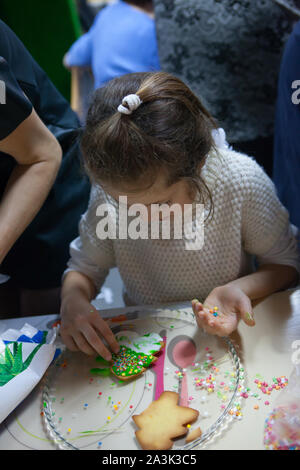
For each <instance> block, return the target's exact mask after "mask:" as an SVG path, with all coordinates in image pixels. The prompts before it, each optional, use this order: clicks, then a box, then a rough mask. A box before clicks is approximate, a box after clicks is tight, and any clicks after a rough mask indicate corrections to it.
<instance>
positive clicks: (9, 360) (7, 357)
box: [5, 344, 14, 368]
mask: <svg viewBox="0 0 300 470" xmlns="http://www.w3.org/2000/svg"><path fill="white" fill-rule="evenodd" d="M5 363H6V365H7V366H8V367H10V368H11V367H12V366H13V364H14V356H13V354H12V352H11V350H10V347H9V345H8V344H7V345H6V346H5Z"/></svg>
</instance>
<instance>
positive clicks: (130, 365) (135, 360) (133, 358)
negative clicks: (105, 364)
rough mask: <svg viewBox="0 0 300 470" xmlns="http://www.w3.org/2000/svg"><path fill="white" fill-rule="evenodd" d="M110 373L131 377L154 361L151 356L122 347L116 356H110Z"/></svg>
mask: <svg viewBox="0 0 300 470" xmlns="http://www.w3.org/2000/svg"><path fill="white" fill-rule="evenodd" d="M112 360H113V363H112V371H113V372H114V374H115V375H117V376H120V377H133V376H135V375H138V374H140V373H141V372H142V371H143V370H144V369H145V368H147V367H149V366H150V364H152V362H153V360H154V356H153V355H152V354H150V355H148V354H144V353H136V352H135V351H133V350H132V349H130V348H127V347H126V346H124V345H121V346H120V351H119V353H118V354H112Z"/></svg>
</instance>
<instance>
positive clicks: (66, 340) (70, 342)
mask: <svg viewBox="0 0 300 470" xmlns="http://www.w3.org/2000/svg"><path fill="white" fill-rule="evenodd" d="M62 339H63V342H64V343H65V345H66V346H67V348H68V349H69V350H70V351H73V352H75V351H79V349H78V347H77V346H76V344H75V342H74V340H73V338H72V336H70V335H66V336H64V337H63V338H62Z"/></svg>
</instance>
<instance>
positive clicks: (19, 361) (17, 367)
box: [11, 343, 24, 375]
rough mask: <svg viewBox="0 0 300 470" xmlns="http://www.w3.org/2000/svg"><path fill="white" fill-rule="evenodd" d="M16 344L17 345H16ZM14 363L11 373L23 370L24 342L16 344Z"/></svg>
mask: <svg viewBox="0 0 300 470" xmlns="http://www.w3.org/2000/svg"><path fill="white" fill-rule="evenodd" d="M15 345H16V347H15ZM14 351H15V354H14V364H13V366H12V368H11V373H12V374H13V375H17V374H19V373H20V372H22V370H23V367H24V366H23V357H22V343H15V344H14Z"/></svg>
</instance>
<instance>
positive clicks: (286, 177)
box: [273, 0, 300, 227]
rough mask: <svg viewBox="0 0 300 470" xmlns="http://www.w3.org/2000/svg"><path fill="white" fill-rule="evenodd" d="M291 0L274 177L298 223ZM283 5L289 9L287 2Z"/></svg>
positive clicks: (298, 14)
mask: <svg viewBox="0 0 300 470" xmlns="http://www.w3.org/2000/svg"><path fill="white" fill-rule="evenodd" d="M294 3H295V4H294V5H293V15H294V18H298V22H296V24H295V26H294V29H293V32H292V34H291V36H290V38H289V40H288V42H287V44H286V47H285V50H284V54H283V57H282V62H281V69H280V76H279V81H278V95H277V107H276V121H275V137H274V170H273V179H274V183H275V185H276V188H277V192H278V196H279V198H280V200H281V201H282V203H283V204H284V205H285V206H286V207H287V209H288V210H289V212H290V217H291V221H292V223H293V224H295V225H296V226H297V227H300V21H299V19H300V1H299V0H298V1H295V2H294ZM297 6H298V8H297ZM286 7H287V8H288V10H289V11H290V8H291V5H290V4H289V3H288V4H287V5H286Z"/></svg>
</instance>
